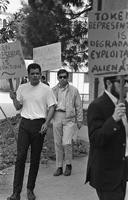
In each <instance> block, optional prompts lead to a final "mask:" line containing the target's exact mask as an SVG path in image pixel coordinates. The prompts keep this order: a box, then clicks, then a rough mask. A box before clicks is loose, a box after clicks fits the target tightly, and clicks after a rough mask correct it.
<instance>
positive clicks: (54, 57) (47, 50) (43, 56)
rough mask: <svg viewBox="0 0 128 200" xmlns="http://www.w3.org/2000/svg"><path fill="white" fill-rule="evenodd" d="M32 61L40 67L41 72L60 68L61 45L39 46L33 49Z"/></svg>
mask: <svg viewBox="0 0 128 200" xmlns="http://www.w3.org/2000/svg"><path fill="white" fill-rule="evenodd" d="M33 60H34V62H35V63H38V64H39V65H40V66H41V70H42V71H47V70H53V69H58V68H60V67H61V43H60V42H57V43H54V44H50V45H46V46H41V47H37V48H34V49H33Z"/></svg>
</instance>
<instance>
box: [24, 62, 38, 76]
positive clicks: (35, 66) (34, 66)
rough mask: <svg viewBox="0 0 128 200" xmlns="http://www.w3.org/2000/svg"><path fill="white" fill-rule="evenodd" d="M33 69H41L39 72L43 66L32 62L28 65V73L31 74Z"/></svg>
mask: <svg viewBox="0 0 128 200" xmlns="http://www.w3.org/2000/svg"><path fill="white" fill-rule="evenodd" d="M31 69H39V72H40V73H41V67H40V65H38V64H37V63H31V64H29V65H28V69H27V71H28V74H30V70H31Z"/></svg>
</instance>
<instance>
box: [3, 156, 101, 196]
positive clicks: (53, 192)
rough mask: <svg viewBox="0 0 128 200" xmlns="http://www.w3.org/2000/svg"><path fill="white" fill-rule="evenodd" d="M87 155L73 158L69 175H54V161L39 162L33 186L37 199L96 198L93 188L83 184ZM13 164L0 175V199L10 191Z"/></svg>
mask: <svg viewBox="0 0 128 200" xmlns="http://www.w3.org/2000/svg"><path fill="white" fill-rule="evenodd" d="M86 163H87V157H82V158H75V159H74V160H73V170H72V175H71V176H70V177H65V176H63V175H62V176H59V177H54V176H53V172H54V170H55V162H54V161H49V162H48V165H47V166H46V165H44V164H41V165H40V169H39V173H38V178H37V182H36V187H35V194H36V197H37V200H98V199H97V196H96V193H95V190H94V189H92V188H91V187H90V186H89V185H88V184H86V185H85V184H84V181H85V171H86ZM28 167H29V164H26V172H25V180H24V186H23V191H22V193H21V200H26V182H27V174H28ZM13 173H14V166H13V167H11V168H9V169H8V170H7V175H5V176H2V175H0V200H6V198H7V197H8V195H10V194H11V193H12V181H13Z"/></svg>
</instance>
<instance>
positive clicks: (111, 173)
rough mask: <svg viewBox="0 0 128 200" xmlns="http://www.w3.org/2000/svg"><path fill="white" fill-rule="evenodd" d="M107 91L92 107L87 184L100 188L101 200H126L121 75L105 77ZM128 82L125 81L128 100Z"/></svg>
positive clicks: (88, 118) (88, 113) (123, 105)
mask: <svg viewBox="0 0 128 200" xmlns="http://www.w3.org/2000/svg"><path fill="white" fill-rule="evenodd" d="M104 86H105V91H104V93H103V95H102V96H100V97H98V98H97V99H95V100H94V101H93V102H92V103H91V104H90V105H89V107H88V111H87V123H88V133H89V141H90V151H89V158H88V164H87V177H86V183H87V182H89V183H90V185H91V186H92V187H94V188H95V189H96V192H97V195H98V197H99V200H124V198H125V192H126V174H125V171H126V129H125V126H124V124H123V119H124V118H125V117H126V115H127V107H126V105H125V103H122V102H120V101H119V93H120V79H119V76H112V77H105V78H104ZM126 86H127V80H126V79H124V80H123V91H122V92H123V95H124V97H126V91H127V87H126Z"/></svg>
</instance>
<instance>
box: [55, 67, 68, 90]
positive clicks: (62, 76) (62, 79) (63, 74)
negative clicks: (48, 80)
mask: <svg viewBox="0 0 128 200" xmlns="http://www.w3.org/2000/svg"><path fill="white" fill-rule="evenodd" d="M68 75H69V74H68V72H67V71H66V70H65V69H60V70H59V71H58V72H57V78H58V81H59V84H60V86H61V87H65V86H66V85H67V84H68Z"/></svg>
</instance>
